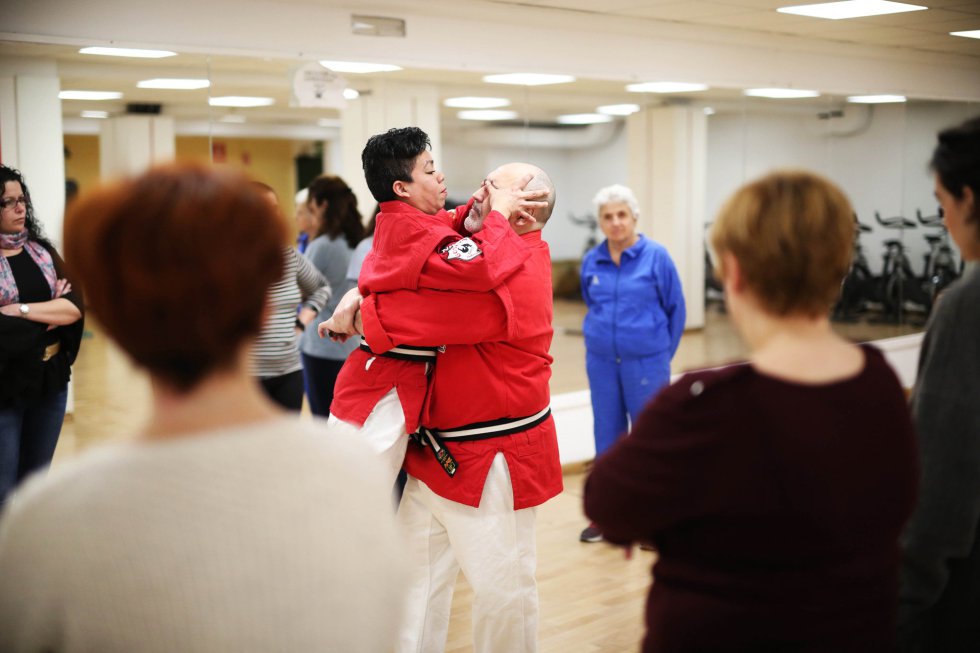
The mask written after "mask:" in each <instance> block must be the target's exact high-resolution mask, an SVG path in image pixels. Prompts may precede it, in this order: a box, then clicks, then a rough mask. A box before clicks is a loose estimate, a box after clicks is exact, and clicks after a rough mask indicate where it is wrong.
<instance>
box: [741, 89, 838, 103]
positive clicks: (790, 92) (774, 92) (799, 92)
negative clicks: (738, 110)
mask: <svg viewBox="0 0 980 653" xmlns="http://www.w3.org/2000/svg"><path fill="white" fill-rule="evenodd" d="M745 94H746V95H748V96H750V97H767V98H775V99H777V100H792V99H795V98H804V97H818V96H819V95H820V91H807V90H804V89H799V88H749V89H746V90H745Z"/></svg>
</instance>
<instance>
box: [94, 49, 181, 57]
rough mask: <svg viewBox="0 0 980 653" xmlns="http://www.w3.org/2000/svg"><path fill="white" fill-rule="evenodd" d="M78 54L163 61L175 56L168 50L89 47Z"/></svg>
mask: <svg viewBox="0 0 980 653" xmlns="http://www.w3.org/2000/svg"><path fill="white" fill-rule="evenodd" d="M78 52H79V53H80V54H99V55H102V56H104V57H135V58H136V59H163V58H164V57H173V56H176V55H177V53H176V52H171V51H170V50H141V49H137V48H103V47H91V48H82V49H81V50H79V51H78Z"/></svg>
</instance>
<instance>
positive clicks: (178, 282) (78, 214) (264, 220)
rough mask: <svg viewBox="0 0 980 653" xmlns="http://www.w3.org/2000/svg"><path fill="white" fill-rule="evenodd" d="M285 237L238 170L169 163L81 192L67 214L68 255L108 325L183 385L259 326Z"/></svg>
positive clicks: (145, 360) (139, 356) (234, 353)
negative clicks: (137, 175) (132, 176)
mask: <svg viewBox="0 0 980 653" xmlns="http://www.w3.org/2000/svg"><path fill="white" fill-rule="evenodd" d="M283 237H284V236H283V225H282V223H281V221H280V220H278V219H277V218H276V216H275V214H274V213H273V209H272V207H271V206H270V204H269V202H268V201H267V200H266V199H265V198H263V197H262V195H261V193H260V192H258V190H256V189H255V187H254V186H252V185H251V184H250V183H249V181H248V180H247V179H246V178H245V177H243V176H241V175H239V174H237V173H234V172H230V171H224V170H215V169H211V168H207V167H204V166H200V165H186V164H185V165H168V166H161V167H157V168H153V169H151V170H149V171H148V172H146V173H144V174H142V175H140V176H139V177H136V178H133V179H129V180H125V181H122V182H118V183H115V184H112V185H108V186H104V187H101V188H99V189H96V190H94V191H93V192H91V193H87V194H83V195H82V196H81V197H79V198H78V200H77V201H76V203H75V204H74V205H73V206H72V208H71V210H70V211H69V213H68V215H66V217H65V259H66V262H67V263H68V265H69V266H70V267H71V268H72V270H73V271H74V272H75V273H76V274H77V275H78V278H79V279H80V280H81V282H82V285H83V287H84V290H85V298H86V301H87V305H88V308H89V310H91V311H92V313H93V314H94V315H95V316H96V317H97V318H98V320H99V322H100V323H101V324H102V325H103V327H104V328H105V330H106V332H107V333H108V334H109V336H110V337H112V338H113V339H114V340H115V341H116V342H118V343H119V345H120V346H121V347H122V349H123V350H125V351H126V352H127V353H128V354H129V355H130V356H131V357H132V358H133V360H134V361H135V362H136V363H137V364H138V365H140V366H142V367H144V368H146V369H147V371H149V372H150V374H151V375H153V376H155V377H157V378H158V379H160V380H162V381H164V382H166V383H167V384H169V385H171V386H173V387H174V388H176V389H178V390H181V391H187V390H190V389H192V388H193V387H194V386H195V385H197V383H198V382H200V381H201V380H202V379H203V378H204V377H205V376H207V375H208V374H210V373H212V372H214V371H217V370H220V369H225V368H228V367H229V366H231V365H232V364H233V363H234V362H235V361H236V360H237V358H238V356H239V355H240V353H241V351H242V348H243V347H244V346H245V345H246V344H247V343H248V341H249V340H250V339H251V338H252V337H254V336H255V334H257V333H258V332H259V329H260V328H261V323H262V313H263V308H264V306H265V301H266V293H267V291H268V288H269V286H270V285H271V284H272V283H273V282H275V281H276V280H277V279H279V277H280V276H281V274H282V268H283V254H282V252H283V250H282V244H281V243H282V242H283Z"/></svg>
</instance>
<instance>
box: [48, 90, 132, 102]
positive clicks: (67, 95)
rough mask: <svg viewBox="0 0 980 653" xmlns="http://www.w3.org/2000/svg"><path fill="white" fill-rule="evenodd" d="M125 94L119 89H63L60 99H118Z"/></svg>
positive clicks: (59, 94)
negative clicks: (118, 90)
mask: <svg viewBox="0 0 980 653" xmlns="http://www.w3.org/2000/svg"><path fill="white" fill-rule="evenodd" d="M122 96H123V94H122V93H119V92H117V91H62V92H60V93H58V99H60V100H118V99H119V98H121V97H122Z"/></svg>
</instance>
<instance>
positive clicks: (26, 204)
mask: <svg viewBox="0 0 980 653" xmlns="http://www.w3.org/2000/svg"><path fill="white" fill-rule="evenodd" d="M0 186H2V189H3V197H2V199H0V254H2V256H0V505H2V504H3V503H4V502H5V501H6V497H7V494H8V493H9V492H10V491H11V490H12V489H13V488H14V486H16V485H17V484H18V483H20V481H21V480H23V478H24V477H25V476H27V475H28V474H30V473H31V472H33V471H35V470H38V469H43V468H46V467H47V466H48V465H49V464H50V463H51V458H52V457H53V456H54V449H55V445H56V444H57V443H58V436H59V435H60V433H61V425H62V422H63V421H64V418H65V402H66V400H67V397H68V378H69V377H70V376H71V364H72V362H74V360H75V355H76V354H77V353H78V347H79V344H80V343H81V339H82V300H81V297H80V296H79V294H78V293H77V292H74V291H72V286H71V284H70V283H69V282H68V280H67V279H66V278H65V272H64V263H63V262H62V260H61V257H60V256H58V253H57V252H56V251H55V248H54V246H53V245H52V244H51V242H50V241H49V240H48V239H47V238H45V237H44V235H43V234H42V233H41V226H40V225H39V224H38V221H37V219H36V218H35V217H34V208H33V206H32V205H31V194H30V193H29V192H28V190H27V184H26V183H25V182H24V177H23V176H22V175H21V173H20V172H18V171H17V170H14V169H13V168H9V167H7V166H5V165H0Z"/></svg>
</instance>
